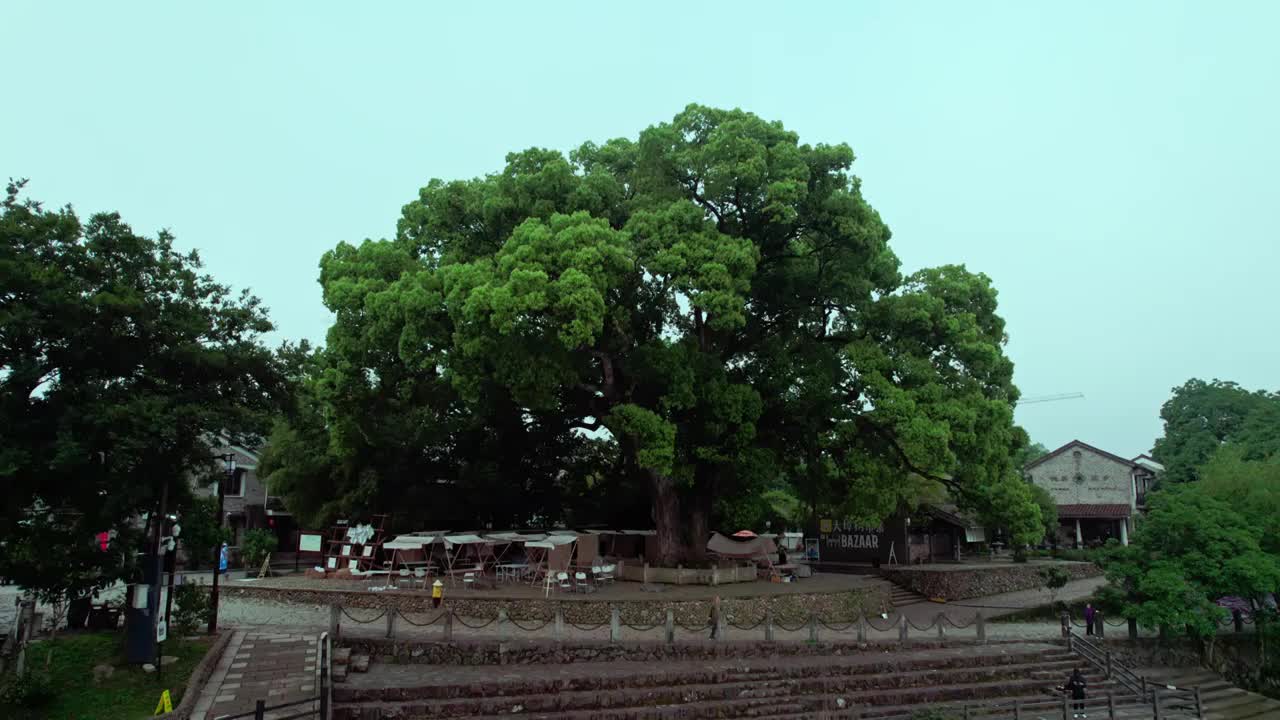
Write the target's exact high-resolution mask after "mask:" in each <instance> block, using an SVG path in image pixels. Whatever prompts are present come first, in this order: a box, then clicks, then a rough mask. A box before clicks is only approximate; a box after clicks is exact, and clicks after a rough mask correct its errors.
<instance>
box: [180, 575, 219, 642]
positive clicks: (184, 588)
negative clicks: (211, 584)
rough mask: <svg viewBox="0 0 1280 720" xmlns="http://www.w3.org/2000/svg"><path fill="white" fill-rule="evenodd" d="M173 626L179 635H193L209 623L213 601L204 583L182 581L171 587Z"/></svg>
mask: <svg viewBox="0 0 1280 720" xmlns="http://www.w3.org/2000/svg"><path fill="white" fill-rule="evenodd" d="M173 604H174V605H175V606H176V608H175V609H174V611H173V627H174V630H176V631H177V632H178V634H179V635H182V636H186V635H195V634H196V633H198V632H200V628H202V627H204V626H206V625H208V624H209V615H210V614H211V613H212V612H213V603H212V602H211V601H210V600H209V593H208V591H207V589H206V588H205V586H204V583H183V584H182V585H178V586H176V587H174V588H173Z"/></svg>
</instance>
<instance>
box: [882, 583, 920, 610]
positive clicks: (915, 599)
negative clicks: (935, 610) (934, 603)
mask: <svg viewBox="0 0 1280 720" xmlns="http://www.w3.org/2000/svg"><path fill="white" fill-rule="evenodd" d="M928 600H929V598H927V597H925V596H923V595H921V594H920V593H918V592H916V591H914V590H908V589H907V588H904V587H902V586H901V585H894V586H893V590H891V591H890V592H889V604H890V605H891V606H893V607H895V608H900V607H902V606H903V605H915V604H916V603H922V602H928Z"/></svg>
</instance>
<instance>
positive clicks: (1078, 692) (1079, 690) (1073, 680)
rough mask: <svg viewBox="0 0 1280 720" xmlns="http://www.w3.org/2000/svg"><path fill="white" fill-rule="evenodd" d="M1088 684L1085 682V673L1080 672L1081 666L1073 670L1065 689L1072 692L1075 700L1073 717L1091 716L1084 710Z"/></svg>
mask: <svg viewBox="0 0 1280 720" xmlns="http://www.w3.org/2000/svg"><path fill="white" fill-rule="evenodd" d="M1086 686H1087V683H1086V682H1085V679H1084V674H1083V673H1081V672H1080V668H1078V667H1077V668H1076V669H1075V670H1072V671H1071V677H1070V678H1068V679H1067V684H1066V686H1065V687H1064V688H1063V689H1064V690H1066V691H1067V692H1069V693H1071V699H1072V700H1074V701H1075V702H1074V703H1073V704H1072V707H1073V708H1074V710H1075V712H1073V713H1072V715H1071V717H1073V718H1087V717H1089V716H1088V715H1087V714H1085V711H1084V694H1085V692H1084V691H1085V687H1086Z"/></svg>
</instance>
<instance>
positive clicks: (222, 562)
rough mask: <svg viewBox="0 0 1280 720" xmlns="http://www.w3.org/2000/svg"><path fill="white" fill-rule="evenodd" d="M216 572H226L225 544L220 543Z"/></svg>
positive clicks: (224, 573)
mask: <svg viewBox="0 0 1280 720" xmlns="http://www.w3.org/2000/svg"><path fill="white" fill-rule="evenodd" d="M218 573H219V574H221V575H226V574H227V544H226V543H222V550H220V551H219V552H218Z"/></svg>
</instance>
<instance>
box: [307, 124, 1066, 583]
mask: <svg viewBox="0 0 1280 720" xmlns="http://www.w3.org/2000/svg"><path fill="white" fill-rule="evenodd" d="M852 162H853V153H852V151H851V150H850V149H849V148H848V146H845V145H816V146H815V145H807V144H801V143H800V142H799V139H798V138H797V136H796V135H795V134H794V133H792V132H789V131H787V130H786V129H785V128H784V127H783V126H782V125H781V124H780V123H776V122H767V121H764V120H762V119H760V118H758V117H756V116H755V115H752V114H750V113H745V112H742V111H739V110H718V109H713V108H707V107H702V106H697V105H691V106H689V107H688V108H686V109H685V111H683V112H682V113H680V114H679V115H677V116H676V117H675V118H674V120H673V121H672V122H670V123H662V124H659V125H656V126H653V127H650V128H648V129H647V130H645V131H644V132H642V133H641V134H640V137H639V138H638V139H637V140H630V139H617V140H611V141H609V142H607V143H604V144H603V145H596V144H593V143H587V144H585V145H583V146H581V147H580V148H578V149H577V150H575V151H574V152H572V153H570V154H569V156H568V157H565V156H564V155H562V154H561V153H559V152H555V151H550V150H540V149H534V150H527V151H525V152H520V153H513V154H511V155H509V156H508V158H507V164H506V167H505V168H504V169H503V170H502V171H501V172H499V173H496V174H493V175H489V176H486V177H483V178H478V179H474V180H465V181H451V182H446V181H442V180H433V181H431V182H430V183H428V185H427V186H426V187H424V188H422V189H421V191H420V192H419V194H418V197H417V199H416V200H414V201H413V202H411V203H409V204H408V205H406V206H405V208H404V210H403V213H402V216H401V220H400V223H399V226H398V233H397V236H396V238H395V239H394V240H390V241H381V242H371V241H366V242H365V243H363V244H361V245H359V246H353V245H349V244H345V243H344V244H342V245H340V246H338V247H337V248H336V249H335V250H333V251H332V252H330V253H328V254H326V256H325V257H324V259H323V260H322V262H321V284H322V286H323V287H324V295H325V302H326V304H327V305H328V307H329V308H330V309H331V310H333V311H334V313H335V316H336V319H335V323H334V325H333V327H332V328H331V330H330V334H329V340H328V344H327V347H326V349H325V352H324V355H325V356H326V358H327V364H326V368H325V370H324V372H323V375H322V376H321V377H322V379H321V380H319V381H318V382H317V384H316V385H317V387H316V393H317V395H318V396H320V398H321V401H320V404H319V406H320V408H322V409H321V410H320V416H321V417H323V418H324V421H325V422H324V429H325V434H326V435H327V436H328V441H329V442H328V447H330V448H332V449H335V450H334V451H335V452H336V453H337V454H338V455H339V457H338V458H337V459H338V462H339V463H340V464H344V465H343V466H349V467H352V468H354V467H364V468H369V467H370V466H373V467H374V469H373V470H368V471H367V472H369V473H370V475H369V476H367V477H362V478H361V479H360V481H359V482H355V481H351V480H348V481H346V482H345V483H344V484H343V485H342V486H341V494H343V495H346V496H348V497H359V496H362V495H363V496H364V497H366V498H375V497H377V496H378V495H379V494H380V493H383V494H384V497H395V498H398V500H397V501H398V502H404V498H406V497H410V496H411V495H412V491H413V490H414V489H415V488H416V485H415V483H418V482H421V478H423V477H424V476H425V477H431V476H433V475H435V474H437V472H439V473H442V474H446V473H449V472H457V473H460V474H462V475H464V477H458V478H457V479H456V482H457V483H458V486H459V487H468V486H469V485H471V484H472V483H473V482H477V481H476V479H475V478H474V477H471V476H467V473H470V472H484V473H487V474H488V476H490V477H492V478H494V481H493V484H492V486H488V485H484V484H483V483H480V484H479V486H480V487H482V488H484V489H485V490H486V491H487V492H489V493H490V494H489V495H487V496H486V497H487V498H488V499H489V500H491V501H492V500H496V499H497V498H500V497H504V496H515V497H519V495H520V493H519V486H520V485H524V486H526V487H529V486H532V487H535V488H537V487H543V486H545V485H546V478H547V476H548V475H554V474H555V473H558V472H559V469H560V468H556V466H557V465H562V462H561V459H562V458H565V457H566V456H571V454H572V453H570V452H566V448H569V447H572V445H573V443H574V440H573V438H575V437H577V436H578V434H579V433H581V432H593V433H600V432H605V431H607V432H608V434H609V435H610V436H611V437H612V438H613V439H614V441H615V442H616V446H615V447H616V448H617V452H618V456H619V457H618V470H619V473H620V474H621V475H624V476H626V479H625V481H624V482H625V483H628V484H635V483H640V484H642V485H643V486H644V487H645V488H647V495H648V497H649V501H650V502H649V504H650V512H651V519H652V522H653V524H654V525H655V526H656V528H657V534H658V545H659V548H660V555H661V557H660V558H658V561H659V562H669V563H674V562H676V561H677V560H679V559H682V558H690V557H697V556H700V555H701V553H702V551H703V546H704V543H705V538H706V537H707V534H708V532H709V530H710V527H711V526H712V525H713V524H714V523H716V522H718V521H719V520H720V518H719V517H717V515H721V516H725V517H727V516H728V514H729V513H731V512H732V511H733V510H734V508H732V507H728V506H725V505H723V504H721V505H719V506H718V505H717V501H718V500H720V499H723V498H731V497H748V496H751V495H755V494H758V493H760V492H763V491H765V490H768V489H770V488H771V487H772V483H774V482H775V481H776V479H777V478H778V477H780V476H785V475H786V474H787V473H788V472H789V471H791V470H793V469H795V468H798V467H803V468H804V469H805V470H806V473H805V477H803V478H801V479H799V480H798V481H797V484H796V487H797V489H798V491H799V493H798V494H799V495H800V497H801V499H802V500H803V501H804V502H805V503H806V504H807V505H809V508H810V509H811V510H812V509H814V508H816V507H817V506H818V505H819V504H821V505H822V506H823V507H826V508H832V509H835V510H839V511H842V512H847V513H848V514H850V515H853V516H856V517H858V518H860V519H862V520H864V521H867V522H875V521H877V520H879V519H880V518H883V517H884V516H886V515H888V514H890V513H892V512H894V511H895V510H897V509H898V507H899V506H900V505H903V504H904V503H906V504H909V503H911V502H913V501H914V498H913V497H911V496H909V494H908V493H910V492H911V491H912V490H913V489H914V488H913V487H912V486H911V485H910V484H908V483H903V482H902V478H903V477H907V476H911V475H914V476H918V477H920V478H922V479H924V480H927V481H929V482H932V483H936V484H940V485H943V486H945V487H946V488H948V489H949V490H950V491H951V492H952V494H953V495H954V496H955V497H956V499H957V500H958V501H959V502H960V503H961V504H963V505H966V506H968V507H971V508H973V507H978V506H979V505H983V506H984V507H985V504H987V503H990V502H993V501H1009V502H1013V503H1015V505H1016V506H1010V507H1007V508H1003V509H1002V510H1001V512H1004V513H1006V514H1007V515H1009V516H1010V518H1011V519H1013V520H1019V519H1022V518H1025V517H1033V518H1034V522H1033V524H1034V525H1036V526H1038V525H1039V522H1040V521H1039V517H1038V514H1037V510H1036V508H1035V506H1034V503H1033V502H1031V500H1030V497H1029V496H1028V495H1027V494H1026V492H1025V490H1024V491H1021V492H1019V491H1016V490H1010V489H1007V488H1006V487H1005V486H1006V485H1007V484H1008V483H1009V481H1010V480H1013V481H1014V482H1015V483H1016V481H1017V473H1016V472H1015V469H1014V468H1013V466H1012V464H1011V461H1010V453H1011V452H1012V451H1014V450H1015V449H1016V448H1017V447H1018V446H1019V445H1020V443H1019V438H1018V435H1017V433H1016V432H1015V428H1014V426H1013V423H1012V410H1011V407H1012V405H1011V404H1012V403H1013V402H1015V401H1016V399H1017V390H1016V389H1015V388H1014V387H1013V385H1012V364H1011V363H1010V361H1009V360H1008V358H1006V357H1005V356H1004V354H1003V344H1004V342H1005V334H1004V323H1003V320H1001V318H1000V317H999V316H998V315H997V314H996V293H995V290H994V289H993V288H992V286H991V283H990V281H989V279H988V278H986V277H985V276H983V275H980V274H974V273H970V272H968V271H966V270H965V269H964V268H963V267H959V266H944V267H939V268H929V269H925V270H921V271H918V272H915V273H912V274H910V275H903V274H902V273H901V272H900V271H899V262H898V259H897V257H896V256H895V255H894V254H893V252H892V251H891V250H890V249H889V246H888V240H889V230H888V228H887V227H886V226H885V224H884V223H883V222H882V221H881V219H880V217H879V216H878V214H877V213H876V212H875V211H874V210H873V209H872V208H871V207H870V205H869V204H868V203H867V202H866V200H865V199H864V198H863V197H862V194H861V184H860V181H859V180H858V179H857V178H856V177H854V176H853V175H852V174H851V173H850V167H851V165H852ZM313 427H316V428H319V427H320V424H319V423H316V424H315V425H313ZM384 435H390V436H391V437H393V438H395V440H394V442H390V441H386V440H382V439H381V438H382V437H383V436H384ZM368 438H379V440H377V441H376V443H374V444H378V443H380V444H381V445H382V446H384V447H383V449H379V451H377V452H374V451H368V452H365V451H363V450H360V448H364V447H371V442H370V441H369V440H368ZM1023 438H1024V441H1025V434H1024V435H1023ZM317 439H318V437H317ZM463 444H466V445H467V446H468V448H469V449H470V450H471V452H470V453H469V454H467V455H461V456H460V455H459V453H458V452H457V451H456V450H457V448H459V447H461V446H462V445H463ZM388 445H390V446H391V447H390V450H389V451H386V446H388ZM402 452H403V453H405V454H409V453H411V454H412V457H411V458H406V459H404V460H403V462H402V463H401V464H402V465H403V466H406V467H416V466H418V465H420V464H421V463H422V462H423V461H422V458H423V456H428V457H439V458H440V460H441V462H440V463H439V465H440V470H439V471H436V470H431V471H428V472H423V471H422V470H420V469H415V470H414V471H413V472H411V473H401V472H400V471H396V472H384V471H383V470H381V469H380V466H379V463H383V462H385V459H387V458H398V457H401V453H402ZM459 457H470V458H485V459H486V461H484V462H479V461H476V460H472V461H471V462H472V463H473V465H474V467H463V466H461V465H460V464H459V463H458V462H457V460H458V458H459ZM489 458H492V460H487V459H489ZM544 459H550V460H551V463H550V468H548V467H546V466H544V465H542V464H540V463H541V461H542V460H544ZM348 463H349V465H346V464H348ZM449 468H454V470H449ZM458 468H462V469H458ZM551 468H556V469H554V470H551ZM348 472H349V473H350V472H351V471H348ZM396 478H405V480H403V481H401V480H397V479H396ZM511 483H517V487H516V488H515V489H512V488H511V487H510V484H511ZM388 488H394V492H392V493H390V495H389V496H388V495H385V494H386V493H387V490H388ZM504 489H505V490H504ZM431 492H439V491H438V490H436V489H434V488H432V489H431ZM423 497H426V496H425V495H424V496H423ZM411 502H420V501H417V500H415V501H411Z"/></svg>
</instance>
